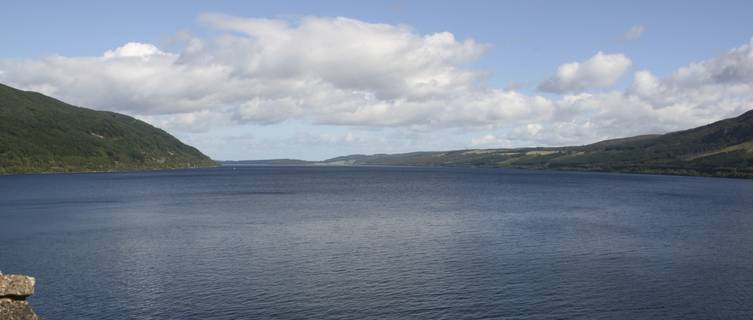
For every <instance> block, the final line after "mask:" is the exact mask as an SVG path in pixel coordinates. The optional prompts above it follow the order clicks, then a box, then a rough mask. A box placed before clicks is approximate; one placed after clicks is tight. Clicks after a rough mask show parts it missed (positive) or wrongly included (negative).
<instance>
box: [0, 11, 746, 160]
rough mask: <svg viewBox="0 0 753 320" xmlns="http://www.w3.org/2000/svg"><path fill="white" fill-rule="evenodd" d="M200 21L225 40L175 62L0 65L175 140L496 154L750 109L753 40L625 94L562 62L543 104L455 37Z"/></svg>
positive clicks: (594, 67)
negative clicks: (256, 129)
mask: <svg viewBox="0 0 753 320" xmlns="http://www.w3.org/2000/svg"><path fill="white" fill-rule="evenodd" d="M199 21H200V22H201V23H202V24H203V25H205V26H206V27H207V28H209V29H211V30H213V31H214V32H213V33H212V34H215V35H214V36H211V37H204V38H201V37H195V36H191V35H188V34H181V36H180V39H181V43H182V49H180V50H177V51H175V52H170V51H167V50H163V49H160V48H158V47H157V46H155V45H153V44H148V43H139V42H131V43H126V44H124V45H123V46H121V47H119V48H113V49H111V50H107V51H106V52H104V53H103V54H102V55H100V56H92V57H65V56H48V57H42V58H30V59H2V60H0V82H3V83H7V84H9V85H13V86H17V87H20V88H23V89H28V90H36V91H40V92H43V93H45V94H49V95H52V96H55V97H58V98H60V99H62V100H64V101H67V102H70V103H73V104H77V105H82V106H89V107H95V108H98V109H106V110H113V111H118V112H124V113H128V114H131V115H135V116H137V117H139V118H142V119H145V120H147V121H149V122H151V123H153V124H155V125H158V126H161V127H164V128H167V129H168V130H171V131H173V132H206V131H208V130H212V129H213V128H219V127H228V126H244V125H245V126H248V125H252V126H261V125H274V124H280V123H285V122H288V121H300V122H303V123H308V124H312V125H335V126H347V127H352V128H355V129H359V130H361V129H362V130H381V129H389V130H392V131H394V130H400V131H402V132H404V133H405V135H409V133H410V132H419V133H420V132H427V131H432V130H434V131H436V130H455V131H453V132H462V133H464V134H474V135H476V137H477V138H473V139H470V138H469V139H468V146H475V145H478V146H489V147H500V146H514V145H531V144H539V145H561V144H571V143H587V142H592V141H595V140H599V139H604V138H611V137H617V136H626V135H632V134H644V133H650V132H666V131H668V130H676V129H681V128H686V127H690V126H694V125H699V124H703V123H707V122H709V121H711V120H716V119H720V118H723V117H727V116H732V115H735V114H737V113H741V112H743V111H744V110H746V109H749V108H753V40H751V42H749V43H746V44H744V45H742V46H740V47H738V48H735V49H732V50H729V51H727V52H725V53H723V54H721V55H719V56H717V57H714V58H711V59H708V60H705V61H700V62H695V63H690V64H689V65H688V66H686V67H683V68H680V69H678V70H676V71H675V72H674V73H673V74H671V75H669V76H665V77H659V76H656V75H654V74H652V73H651V72H650V71H647V70H641V71H638V72H636V73H635V74H634V75H633V80H632V83H631V84H630V85H629V87H628V88H625V89H617V88H614V87H612V86H613V85H614V84H615V82H616V81H618V80H619V79H620V78H621V77H623V76H624V75H625V74H626V73H627V71H628V70H629V69H630V67H631V65H632V61H631V60H630V59H629V58H628V57H626V56H625V55H624V54H621V53H614V54H606V53H603V52H598V53H596V54H595V55H594V56H592V57H590V58H588V59H586V60H584V61H580V62H572V63H566V64H563V65H561V66H559V67H558V68H557V70H556V72H555V74H554V75H552V76H551V77H550V78H549V79H546V80H545V81H543V82H542V83H541V84H540V86H539V89H540V90H542V91H546V92H550V93H555V94H554V95H536V94H525V93H522V92H520V91H516V90H507V89H501V88H494V87H493V86H491V85H489V83H488V81H487V79H486V75H487V72H485V71H484V70H475V69H473V68H471V67H469V65H470V64H471V63H472V62H474V61H477V60H478V59H479V58H480V57H481V56H483V54H484V53H485V52H486V51H487V50H488V49H489V45H488V44H484V43H479V42H477V41H474V40H473V39H458V38H456V37H455V36H454V35H453V34H451V33H449V32H438V33H430V34H420V33H418V32H416V31H415V30H413V29H411V28H410V27H409V26H404V25H390V24H378V23H368V22H363V21H359V20H355V19H349V18H343V17H336V18H330V17H304V18H301V19H299V20H295V21H289V20H279V19H254V18H243V17H235V16H228V15H222V14H207V15H202V16H201V17H200V18H199ZM638 33H639V34H640V32H638ZM499 72H504V70H501V71H499ZM392 131H391V132H392ZM356 142H357V141H356Z"/></svg>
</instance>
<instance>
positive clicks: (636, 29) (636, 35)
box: [622, 26, 646, 41]
mask: <svg viewBox="0 0 753 320" xmlns="http://www.w3.org/2000/svg"><path fill="white" fill-rule="evenodd" d="M644 31H646V28H645V27H643V26H632V27H630V29H627V30H626V31H625V33H624V34H623V35H622V38H623V39H625V40H628V41H631V40H638V39H640V38H641V36H642V35H643V32H644Z"/></svg>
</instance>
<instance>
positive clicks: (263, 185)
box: [0, 167, 753, 319]
mask: <svg viewBox="0 0 753 320" xmlns="http://www.w3.org/2000/svg"><path fill="white" fill-rule="evenodd" d="M0 270H2V271H3V272H5V273H23V274H30V275H33V276H36V277H37V280H38V285H37V294H36V295H35V296H33V297H32V298H31V302H32V304H33V306H34V308H35V309H36V310H37V311H38V312H39V313H40V314H41V315H42V316H43V317H45V318H46V319H751V318H752V317H753V181H749V180H730V179H714V178H693V177H669V176H648V175H623V174H603V173H566V172H543V171H540V172H535V171H519V170H493V169H449V168H389V167H360V168H352V167H240V168H236V169H234V168H218V169H206V170H185V171H163V172H142V173H98V174H68V175H27V176H4V177H0Z"/></svg>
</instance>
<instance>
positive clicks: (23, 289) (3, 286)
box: [0, 274, 40, 320]
mask: <svg viewBox="0 0 753 320" xmlns="http://www.w3.org/2000/svg"><path fill="white" fill-rule="evenodd" d="M32 294H34V278H32V277H27V276H22V275H15V274H10V275H3V274H0V319H2V320H38V319H40V318H39V316H37V314H36V313H34V310H31V306H30V305H29V302H27V301H26V298H27V297H29V296H30V295H32Z"/></svg>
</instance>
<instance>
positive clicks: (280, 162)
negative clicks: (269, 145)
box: [220, 159, 315, 166]
mask: <svg viewBox="0 0 753 320" xmlns="http://www.w3.org/2000/svg"><path fill="white" fill-rule="evenodd" d="M313 163H315V162H312V161H306V160H296V159H269V160H236V161H232V160H227V161H220V164H222V165H224V166H233V165H241V166H305V165H309V164H313Z"/></svg>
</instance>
